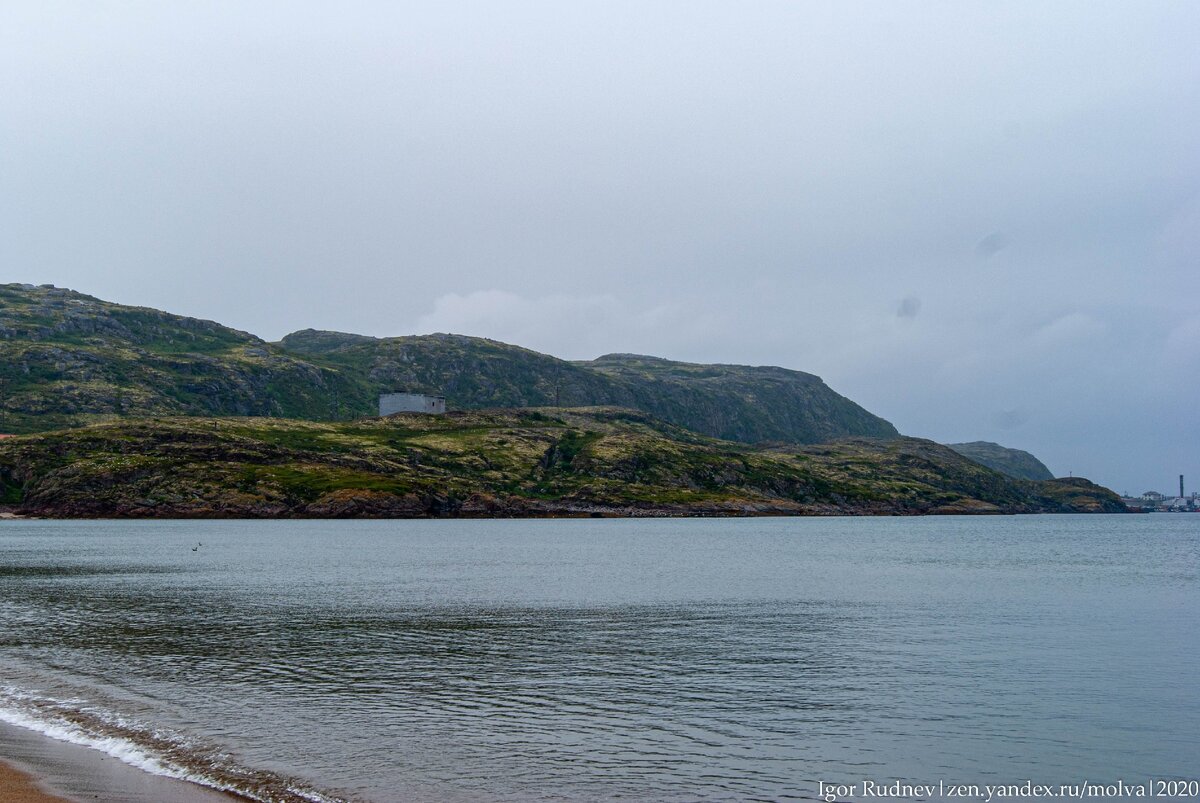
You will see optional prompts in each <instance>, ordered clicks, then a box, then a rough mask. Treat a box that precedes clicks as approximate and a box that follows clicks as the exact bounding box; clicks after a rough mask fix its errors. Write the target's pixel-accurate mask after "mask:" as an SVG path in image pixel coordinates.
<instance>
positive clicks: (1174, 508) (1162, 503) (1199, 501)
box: [1121, 474, 1200, 513]
mask: <svg viewBox="0 0 1200 803" xmlns="http://www.w3.org/2000/svg"><path fill="white" fill-rule="evenodd" d="M1121 501H1122V502H1124V503H1125V507H1127V508H1129V509H1130V510H1141V511H1151V510H1153V511H1156V512H1159V513H1197V512H1200V495H1197V494H1196V493H1195V492H1194V491H1193V492H1192V495H1191V496H1185V495H1184V493H1183V475H1182V474H1180V475H1179V496H1164V495H1163V494H1160V493H1159V492H1158V491H1145V492H1143V493H1142V495H1141V496H1123V497H1121Z"/></svg>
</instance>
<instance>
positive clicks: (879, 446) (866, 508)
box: [0, 408, 1123, 517]
mask: <svg viewBox="0 0 1200 803" xmlns="http://www.w3.org/2000/svg"><path fill="white" fill-rule="evenodd" d="M1060 486H1061V483H1058V482H1048V483H1046V482H1042V483H1038V482H1026V481H1020V480H1014V479H1011V478H1009V477H1005V476H1003V475H1001V474H999V473H997V472H995V471H992V470H990V469H987V468H984V467H982V466H979V465H978V464H976V463H973V462H971V461H969V460H967V459H965V458H963V457H961V456H960V455H958V454H956V453H955V452H953V451H951V450H950V449H948V448H946V447H943V446H939V445H937V444H935V443H932V442H930V441H923V440H916V439H911V438H899V439H893V440H889V441H879V440H869V439H851V440H843V441H838V442H834V443H828V444H823V445H819V446H808V447H802V446H794V447H788V448H776V449H762V448H755V447H751V446H747V445H744V444H738V443H733V442H728V441H719V440H715V439H711V438H706V437H703V436H699V435H696V434H694V433H692V432H689V431H687V430H683V429H680V428H677V427H674V426H672V425H669V424H665V423H663V422H660V421H658V420H656V419H654V418H652V417H650V416H648V415H646V414H644V413H641V412H637V411H633V410H626V409H617V408H595V409H582V410H581V409H562V408H558V409H554V408H548V409H541V410H490V411H478V412H462V413H453V414H450V415H447V416H421V415H398V416H392V417H389V418H386V419H374V420H364V421H359V422H343V423H317V422H304V421H283V420H278V419H263V418H207V419H206V418H165V419H144V420H130V421H122V422H117V423H110V424H102V425H96V426H92V427H86V428H81V429H73V430H63V431H57V432H50V433H44V434H40V435H29V436H23V437H18V438H9V439H5V440H3V441H0V500H3V501H4V502H6V503H7V504H8V505H9V506H10V507H11V509H14V510H16V511H18V512H23V513H27V514H35V515H51V516H131V517H177V516H196V517H240V516H250V517H288V516H313V517H407V516H505V515H586V514H594V515H684V514H692V515H737V514H768V513H778V514H833V513H855V514H889V513H899V514H917V513H952V512H964V513H970V512H991V513H995V512H1013V513H1016V512H1039V511H1080V510H1103V511H1109V510H1111V511H1114V512H1115V511H1118V510H1123V506H1121V505H1120V502H1119V500H1117V498H1116V497H1115V495H1113V494H1112V493H1111V492H1109V491H1107V490H1105V489H1103V488H1099V487H1098V486H1094V485H1092V484H1090V483H1087V481H1086V480H1082V481H1081V480H1076V481H1073V482H1072V483H1070V486H1069V487H1066V486H1061V487H1060Z"/></svg>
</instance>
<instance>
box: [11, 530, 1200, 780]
mask: <svg viewBox="0 0 1200 803" xmlns="http://www.w3.org/2000/svg"><path fill="white" fill-rule="evenodd" d="M197 542H200V543H202V544H203V546H202V547H201V548H200V549H199V550H197V551H195V552H193V551H192V550H191V547H192V546H194V545H195V544H196V543H197ZM1198 574H1200V517H1195V519H1194V520H1193V519H1191V518H1189V517H1182V516H1180V517H1163V516H1142V517H1133V516H1127V517H1020V518H986V519H985V518H969V519H960V518H953V519H951V518H945V519H920V520H913V519H904V520H894V519H838V520H829V519H824V520H813V519H806V520H740V521H700V520H691V521H561V522H553V521H538V522H519V521H518V522H514V521H506V522H485V521H471V522H341V523H337V522H334V523H331V522H265V523H264V522H217V523H194V522H160V523H153V522H146V523H120V522H87V523H68V524H63V523H51V522H21V523H15V524H6V525H5V526H4V527H3V528H0V620H2V621H3V622H4V625H5V627H4V629H3V632H0V671H2V674H0V684H3V688H0V706H4V707H6V710H8V711H9V712H10V713H11V712H16V714H14V715H20V716H22V717H25V718H26V719H28V720H33V721H42V722H51V721H55V722H59V723H60V724H61V723H67V724H68V725H69V726H70V727H72V728H74V729H75V731H76V732H77V733H87V734H92V735H93V736H95V735H96V734H106V735H108V736H111V737H113V738H117V739H120V740H122V743H128V744H133V745H136V746H137V747H138V748H139V750H141V751H142V753H143V754H144V755H145V756H150V757H151V759H152V760H153V761H156V762H158V764H159V766H160V769H161V768H164V767H165V768H167V769H168V770H172V768H174V769H173V770H172V771H178V772H180V773H182V774H186V775H189V776H191V777H200V776H203V777H205V778H208V779H210V780H214V781H215V782H218V783H222V784H225V785H226V786H228V787H233V788H239V789H241V790H243V791H253V792H254V793H255V794H258V795H260V796H262V797H264V798H274V799H280V800H283V799H294V798H296V795H298V794H300V793H303V794H311V793H313V792H314V790H318V789H319V790H326V792H327V793H328V794H330V795H332V796H341V797H346V798H353V799H359V798H361V799H372V800H401V799H409V798H410V797H421V798H428V797H436V798H437V799H478V798H480V797H486V798H488V799H519V800H525V799H539V798H546V799H587V800H590V799H598V798H615V797H625V798H635V799H696V798H708V799H752V798H760V799H782V798H788V797H812V796H813V795H814V793H815V791H816V782H817V780H824V781H836V782H849V781H854V780H860V779H862V778H874V779H880V780H885V781H886V780H891V779H895V778H907V779H911V780H914V781H918V782H924V781H928V780H929V779H941V778H945V779H948V780H955V781H961V782H980V783H986V782H992V783H994V782H1012V781H1016V780H1021V779H1025V778H1033V779H1035V780H1037V781H1038V782H1043V781H1044V782H1054V783H1058V782H1075V781H1076V780H1077V779H1078V778H1082V777H1086V778H1090V779H1092V780H1099V779H1103V778H1112V779H1114V780H1115V779H1116V778H1118V777H1126V778H1128V777H1133V776H1135V775H1136V776H1138V777H1147V776H1149V775H1160V776H1171V775H1174V776H1180V775H1186V774H1188V772H1189V771H1192V770H1194V767H1195V765H1194V758H1195V756H1196V755H1200V739H1198V737H1197V733H1198V732H1200V731H1198V729H1197V725H1200V704H1198V703H1197V696H1196V695H1195V693H1194V692H1195V690H1196V688H1195V681H1194V677H1195V675H1194V666H1195V665H1196V660H1197V658H1200V639H1197V638H1196V636H1197V635H1198V634H1197V632H1196V630H1197V625H1196V624H1195V623H1196V622H1197V616H1196V614H1197V613H1200V580H1198Z"/></svg>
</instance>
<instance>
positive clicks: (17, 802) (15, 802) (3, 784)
mask: <svg viewBox="0 0 1200 803" xmlns="http://www.w3.org/2000/svg"><path fill="white" fill-rule="evenodd" d="M0 803H71V799H70V798H68V797H62V796H61V795H57V794H52V793H50V792H48V791H46V790H45V789H43V788H42V785H41V784H40V783H39V782H38V778H37V777H36V776H35V775H32V774H30V773H28V772H25V771H24V770H22V769H20V768H18V767H16V766H14V765H12V764H10V763H8V761H6V760H4V759H0Z"/></svg>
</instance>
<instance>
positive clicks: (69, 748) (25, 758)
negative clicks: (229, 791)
mask: <svg viewBox="0 0 1200 803" xmlns="http://www.w3.org/2000/svg"><path fill="white" fill-rule="evenodd" d="M240 799H241V798H238V797H235V796H233V795H226V794H223V793H221V792H217V791H215V790H211V789H206V788H204V787H202V786H199V785H197V784H193V783H188V782H186V781H179V780H175V779H173V778H164V777H162V776H160V775H152V774H151V773H148V772H145V771H143V770H140V769H138V768H137V767H133V766H130V765H129V764H126V763H124V762H123V761H120V760H118V759H115V758H113V757H112V756H109V755H105V754H104V753H102V752H100V751H99V750H93V749H91V748H88V747H83V746H81V745H76V744H70V743H68V742H60V741H57V740H55V739H51V738H49V737H47V736H43V735H41V734H40V733H35V732H34V731H31V730H27V729H25V728H19V727H16V726H14V725H9V724H6V723H0V803H62V801H92V803H96V802H97V801H114V803H115V802H116V801H120V803H230V801H234V800H240Z"/></svg>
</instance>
